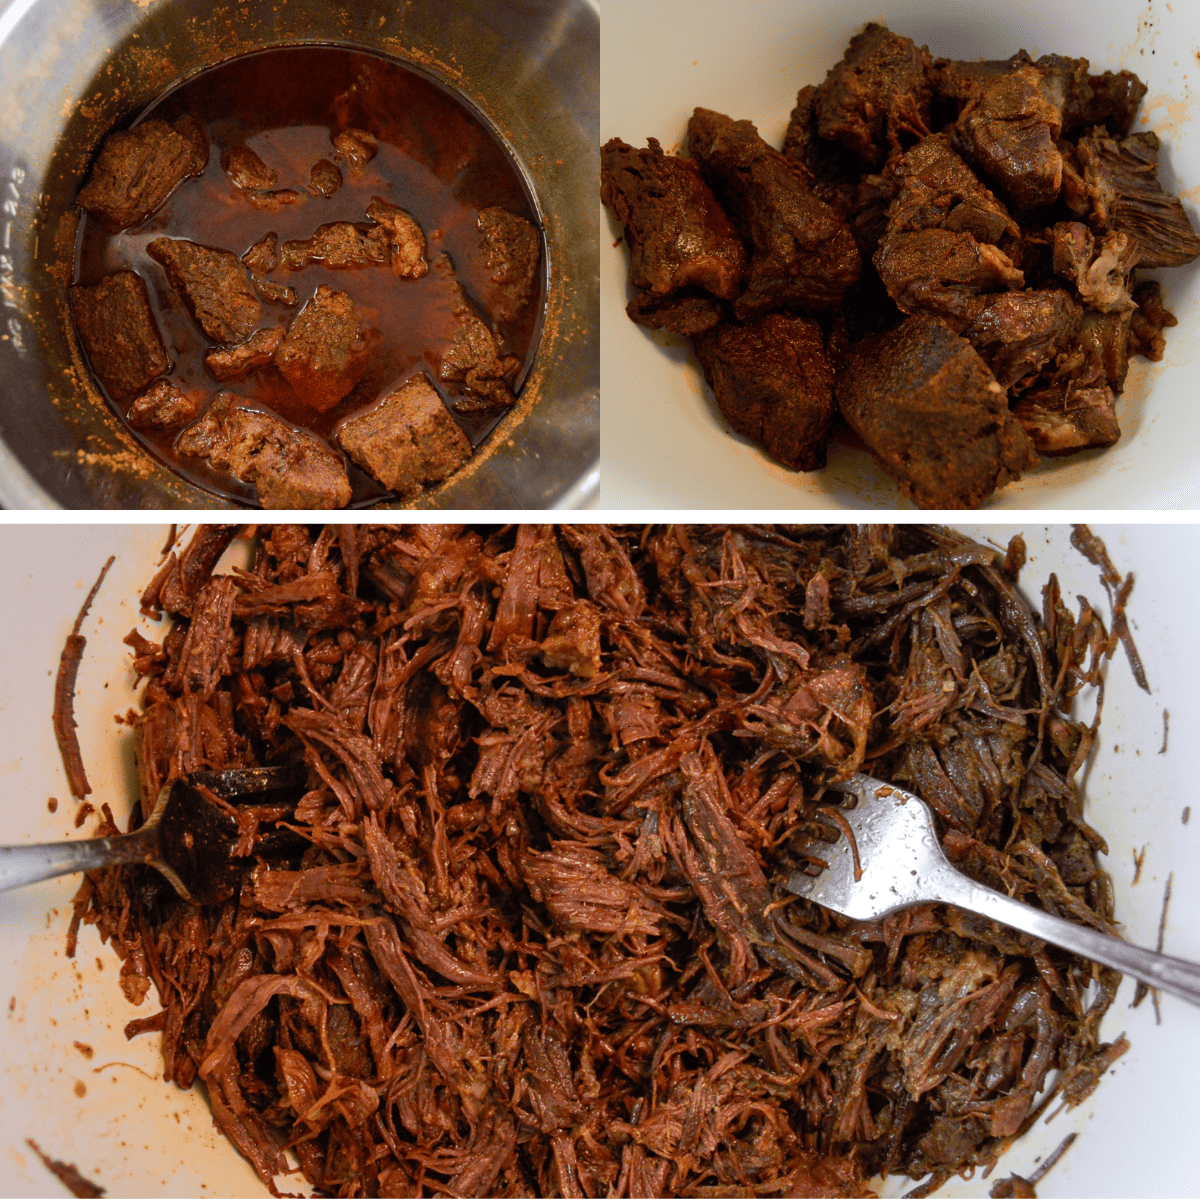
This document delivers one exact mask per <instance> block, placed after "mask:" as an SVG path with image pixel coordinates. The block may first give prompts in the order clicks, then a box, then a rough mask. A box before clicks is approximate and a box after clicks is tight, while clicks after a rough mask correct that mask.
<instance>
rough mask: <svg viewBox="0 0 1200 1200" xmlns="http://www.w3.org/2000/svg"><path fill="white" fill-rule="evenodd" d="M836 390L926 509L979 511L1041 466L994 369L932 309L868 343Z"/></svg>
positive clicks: (867, 439) (887, 466) (854, 421)
mask: <svg viewBox="0 0 1200 1200" xmlns="http://www.w3.org/2000/svg"><path fill="white" fill-rule="evenodd" d="M836 388H837V400H838V406H839V408H840V409H841V411H842V415H843V416H844V417H845V418H846V420H847V421H848V422H849V423H850V425H851V426H852V427H853V428H854V431H855V432H856V433H857V434H858V435H859V437H861V438H862V440H863V442H864V443H865V444H866V446H867V448H868V449H869V450H870V451H871V453H872V454H873V455H874V456H875V458H876V459H877V460H878V462H879V464H880V465H881V466H882V467H883V469H884V470H885V471H887V473H888V474H889V475H891V476H892V477H893V478H894V479H895V480H896V481H897V482H898V483H899V484H900V490H901V491H902V492H903V493H904V494H905V495H906V496H907V497H908V498H909V499H910V500H912V502H913V503H914V504H916V505H917V506H918V507H920V508H976V507H978V506H979V505H980V504H982V503H983V501H984V500H986V499H987V498H988V496H990V495H991V493H992V492H993V491H994V490H995V489H996V488H998V487H1002V486H1003V485H1004V484H1006V483H1009V482H1011V481H1013V480H1015V479H1018V478H1019V477H1020V475H1021V472H1022V471H1025V470H1027V469H1028V468H1029V467H1032V466H1033V465H1034V463H1035V462H1036V461H1037V460H1036V458H1035V456H1034V454H1033V451H1032V448H1031V447H1030V444H1029V441H1028V439H1027V438H1026V436H1025V433H1024V432H1023V431H1022V429H1021V427H1020V426H1019V425H1018V424H1017V423H1016V421H1014V420H1013V418H1012V415H1011V414H1010V413H1009V410H1008V398H1007V396H1006V394H1005V392H1004V389H1003V388H1002V387H1001V386H1000V385H999V384H998V383H997V382H996V379H995V377H994V376H993V375H992V372H991V371H990V370H989V369H988V367H987V364H986V363H985V362H984V361H983V359H981V358H980V357H979V355H978V354H977V353H976V351H975V350H974V349H973V348H972V346H971V344H970V343H969V342H967V341H966V340H965V339H964V338H961V337H958V336H957V335H956V334H955V332H954V331H953V329H951V328H950V326H948V325H947V324H946V323H945V322H944V321H941V320H939V319H938V318H937V317H934V316H931V315H929V314H927V313H921V314H919V315H917V316H912V317H909V318H908V320H906V321H905V322H903V324H901V325H899V326H898V327H897V328H896V329H894V330H891V331H889V332H887V333H884V334H882V335H880V336H879V337H877V338H867V339H864V341H863V342H861V343H860V344H859V345H858V346H857V347H856V348H855V350H854V351H853V352H852V353H851V354H849V355H848V356H847V358H846V360H845V362H844V363H843V368H842V371H841V372H840V373H839V375H838V376H837V384H836Z"/></svg>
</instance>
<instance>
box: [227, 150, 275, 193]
mask: <svg viewBox="0 0 1200 1200" xmlns="http://www.w3.org/2000/svg"><path fill="white" fill-rule="evenodd" d="M221 170H222V171H224V172H225V174H226V175H228V176H229V181H230V182H231V183H232V184H233V186H234V187H237V188H242V189H245V190H248V191H266V190H267V188H273V187H274V186H275V185H276V184H277V183H278V182H279V172H278V171H276V170H274V169H272V168H271V167H268V166H267V164H266V163H265V162H263V160H262V159H261V158H259V156H258V155H257V154H256V153H255V152H254V151H253V150H251V149H250V147H249V146H242V145H237V146H230V147H229V148H228V149H227V150H226V151H225V152H224V153H223V154H222V155H221Z"/></svg>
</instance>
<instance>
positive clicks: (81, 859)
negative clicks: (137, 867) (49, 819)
mask: <svg viewBox="0 0 1200 1200" xmlns="http://www.w3.org/2000/svg"><path fill="white" fill-rule="evenodd" d="M157 838H158V835H157V833H156V831H155V830H154V829H153V828H152V827H151V826H148V825H143V826H142V828H141V829H137V830H135V831H134V832H133V833H122V834H117V835H116V836H114V837H102V838H86V839H84V840H82V841H77V842H46V843H43V844H42V845H39V846H0V892H6V891H8V890H9V888H16V887H24V885H25V884H27V883H37V882H38V881H39V880H42V879H53V878H54V877H55V876H56V875H68V874H70V873H71V872H72V871H94V870H96V869H97V868H98V867H111V866H113V865H115V864H116V863H133V862H149V861H150V859H152V858H153V857H154V856H155V850H156V848H157Z"/></svg>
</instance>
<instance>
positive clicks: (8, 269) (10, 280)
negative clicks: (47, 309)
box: [0, 167, 25, 354]
mask: <svg viewBox="0 0 1200 1200" xmlns="http://www.w3.org/2000/svg"><path fill="white" fill-rule="evenodd" d="M24 182H25V168H24V167H13V168H12V170H11V171H9V173H8V179H7V180H5V183H4V189H3V193H2V194H3V195H4V201H3V203H0V212H3V213H4V216H5V218H6V220H5V222H4V239H3V240H4V250H5V253H4V254H0V303H2V304H3V305H4V307H5V308H15V309H18V310H19V309H20V304H19V303H18V302H17V287H16V282H15V275H16V265H15V262H14V259H13V257H12V255H11V254H8V253H7V251H8V250H9V249H10V248H11V247H12V224H13V218H14V217H15V216H17V214H18V213H19V211H20V207H21V188H20V185H21V184H22V183H24ZM5 329H6V330H7V333H5V334H3V335H0V340H3V341H6V342H11V343H12V347H13V349H14V350H16V351H17V353H18V354H24V353H25V336H24V334H25V331H24V329H23V328H22V326H21V322H20V321H19V320H18V319H17V318H16V317H9V318H8V320H7V321H6V322H5Z"/></svg>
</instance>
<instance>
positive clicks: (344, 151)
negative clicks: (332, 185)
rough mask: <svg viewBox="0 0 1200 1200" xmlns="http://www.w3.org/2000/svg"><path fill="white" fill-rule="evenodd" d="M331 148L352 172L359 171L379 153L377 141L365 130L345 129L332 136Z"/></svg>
mask: <svg viewBox="0 0 1200 1200" xmlns="http://www.w3.org/2000/svg"><path fill="white" fill-rule="evenodd" d="M333 148H334V149H335V150H336V151H337V156H338V157H339V158H341V159H343V160H344V161H345V162H347V163H348V164H349V166H350V169H351V170H352V171H361V170H362V169H363V167H365V166H366V165H367V163H369V162H370V161H371V159H373V158H374V157H375V155H377V154H378V153H379V140H378V139H377V138H376V137H375V136H374V134H370V133H368V132H367V131H366V130H365V129H345V130H343V131H342V132H341V133H338V134H335V135H334V137H333Z"/></svg>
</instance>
